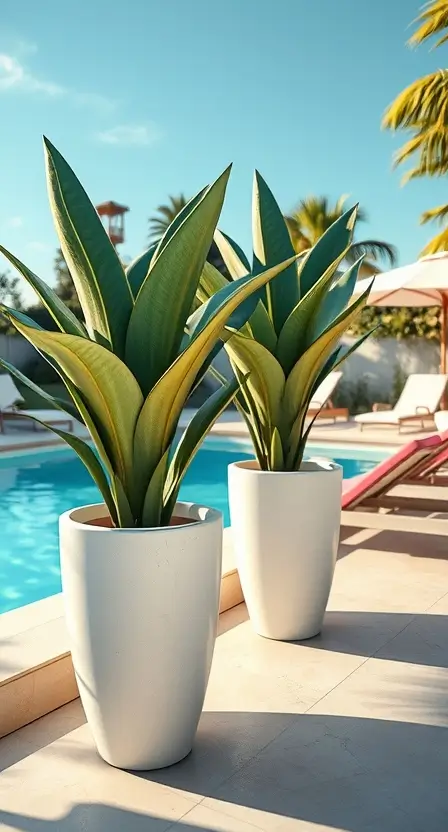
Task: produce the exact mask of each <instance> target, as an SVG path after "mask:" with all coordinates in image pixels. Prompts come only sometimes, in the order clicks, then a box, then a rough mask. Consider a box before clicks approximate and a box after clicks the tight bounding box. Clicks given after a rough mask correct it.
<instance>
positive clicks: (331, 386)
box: [307, 372, 348, 421]
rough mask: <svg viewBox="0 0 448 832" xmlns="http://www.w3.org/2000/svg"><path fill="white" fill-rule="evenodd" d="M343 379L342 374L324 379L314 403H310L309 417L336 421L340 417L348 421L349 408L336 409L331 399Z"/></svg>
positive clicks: (331, 375) (338, 373) (330, 375)
mask: <svg viewBox="0 0 448 832" xmlns="http://www.w3.org/2000/svg"><path fill="white" fill-rule="evenodd" d="M341 378H342V373H340V372H334V373H329V374H328V376H327V377H326V378H324V380H323V382H322V384H320V385H319V387H318V388H317V390H316V392H315V394H314V398H313V400H312V402H310V406H309V408H308V414H307V415H308V416H317V418H318V419H320V418H322V419H334V421H336V419H337V418H338V417H339V416H341V417H342V418H344V419H348V408H347V407H334V406H333V402H332V401H331V397H332V395H333V393H334V391H335V389H336V386H337V384H339V381H340V379H341Z"/></svg>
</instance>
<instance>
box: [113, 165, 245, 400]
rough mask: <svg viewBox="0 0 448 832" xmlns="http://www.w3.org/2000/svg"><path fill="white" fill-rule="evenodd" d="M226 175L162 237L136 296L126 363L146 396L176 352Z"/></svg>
mask: <svg viewBox="0 0 448 832" xmlns="http://www.w3.org/2000/svg"><path fill="white" fill-rule="evenodd" d="M229 174H230V168H228V169H227V170H226V171H224V173H223V174H221V176H220V177H219V178H218V179H217V180H216V182H214V183H213V184H212V185H211V186H210V187H209V188H207V190H206V191H205V192H204V194H203V196H202V197H201V199H200V200H199V201H198V202H197V204H195V205H194V207H193V209H192V210H191V211H190V212H189V213H187V216H186V217H185V219H184V220H183V222H182V223H181V224H180V225H179V226H178V227H177V228H176V230H175V232H174V234H173V235H172V236H171V237H170V238H169V240H168V242H167V243H166V245H164V246H162V243H163V240H162V241H161V243H160V248H159V249H158V250H157V251H156V253H155V255H154V258H153V260H152V261H151V265H150V268H149V271H148V274H147V276H146V278H145V280H144V281H143V283H142V285H141V288H140V290H139V292H138V295H137V297H136V299H135V305H134V309H133V311H132V314H131V318H130V321H129V327H128V332H127V337H126V363H127V364H128V366H129V367H130V368H131V370H132V372H133V373H134V375H135V377H136V378H137V379H138V381H139V384H140V386H141V388H142V390H143V392H144V394H145V395H147V394H148V393H149V391H150V390H151V389H152V388H153V387H154V385H155V384H156V383H157V381H158V380H159V378H160V377H161V376H162V375H163V373H164V372H165V371H166V370H167V369H168V368H169V367H170V365H171V364H172V362H173V361H174V360H175V358H176V357H177V355H178V353H179V348H180V345H181V343H182V338H183V334H184V329H185V324H186V321H187V318H188V316H189V314H190V311H191V307H192V304H193V301H194V298H195V295H196V290H197V287H198V283H199V279H200V276H201V273H202V270H203V267H204V263H205V260H206V258H207V254H208V251H209V248H210V244H211V242H212V241H213V232H214V230H215V228H216V224H217V222H218V219H219V215H220V213H221V208H222V204H223V201H224V196H225V191H226V186H227V182H228V178H229ZM169 231H170V229H168V232H169ZM168 232H167V233H168Z"/></svg>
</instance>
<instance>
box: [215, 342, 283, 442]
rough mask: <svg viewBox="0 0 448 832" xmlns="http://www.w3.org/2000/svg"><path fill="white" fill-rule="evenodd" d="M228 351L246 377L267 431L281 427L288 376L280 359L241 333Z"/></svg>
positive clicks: (233, 361)
mask: <svg viewBox="0 0 448 832" xmlns="http://www.w3.org/2000/svg"><path fill="white" fill-rule="evenodd" d="M225 350H226V352H227V354H228V355H229V357H230V358H231V360H232V365H235V366H236V367H238V370H239V371H240V373H242V374H243V376H247V381H246V386H247V389H248V391H249V393H250V396H251V399H252V401H253V402H254V404H255V407H256V411H257V415H258V418H259V420H260V422H261V424H262V425H264V426H265V428H268V429H269V428H270V427H271V426H277V427H279V426H280V424H281V419H282V400H283V394H284V390H285V374H284V372H283V370H282V367H281V365H280V364H279V362H278V361H277V359H276V358H274V356H273V355H272V354H271V353H270V352H269V351H268V350H267V349H266V348H265V347H263V346H262V345H261V344H259V343H258V342H257V341H254V340H253V339H252V338H246V337H245V336H244V335H241V333H237V334H235V335H234V336H233V337H232V338H231V339H230V340H229V341H227V343H226V344H225Z"/></svg>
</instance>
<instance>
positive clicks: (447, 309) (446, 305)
mask: <svg viewBox="0 0 448 832" xmlns="http://www.w3.org/2000/svg"><path fill="white" fill-rule="evenodd" d="M447 329H448V296H447V295H446V294H445V293H443V294H442V308H441V314H440V372H441V373H443V374H445V373H446V338H447ZM442 407H443V409H444V410H446V409H447V407H448V401H447V394H446V392H445V393H444V394H443V399H442Z"/></svg>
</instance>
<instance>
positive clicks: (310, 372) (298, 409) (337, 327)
mask: <svg viewBox="0 0 448 832" xmlns="http://www.w3.org/2000/svg"><path fill="white" fill-rule="evenodd" d="M369 291H370V287H369V288H368V289H367V291H366V292H364V293H363V294H362V295H361V296H360V297H359V298H358V299H357V300H355V301H354V302H353V303H352V304H351V305H350V306H349V307H348V308H347V309H345V310H344V312H342V313H341V315H339V317H338V318H337V319H336V320H335V321H333V323H332V325H331V327H329V329H328V330H326V331H325V332H324V333H323V334H322V335H321V336H320V337H319V338H318V339H317V340H316V341H315V342H314V343H313V344H312V345H311V346H310V347H309V348H308V349H307V351H306V352H305V353H304V355H302V356H301V358H300V359H299V360H298V362H297V364H296V365H295V367H294V368H293V370H292V372H291V373H290V375H289V376H288V379H287V381H286V385H285V396H284V414H285V420H286V423H287V425H290V439H289V447H288V454H287V459H286V464H287V466H289V465H290V464H292V460H293V459H294V457H295V452H296V448H297V445H298V443H299V442H300V437H301V435H302V433H303V425H304V420H305V418H306V414H307V411H308V406H309V403H310V399H311V395H312V392H313V388H314V385H315V382H316V379H317V377H318V375H319V372H320V370H321V368H322V367H323V366H324V365H325V364H326V362H327V361H328V359H329V358H330V356H331V354H332V352H333V350H335V349H336V347H337V344H338V342H339V341H340V339H341V337H342V335H343V334H344V332H345V331H346V330H347V329H348V328H349V326H350V325H351V324H352V323H353V321H354V320H355V319H356V318H357V316H358V315H359V313H360V312H361V309H362V308H363V307H364V306H365V304H366V302H367V298H368V294H369Z"/></svg>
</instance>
